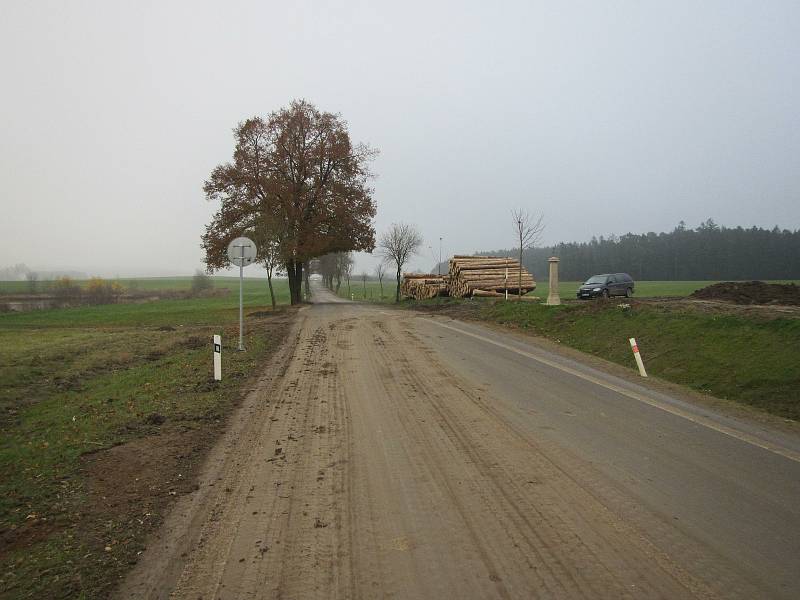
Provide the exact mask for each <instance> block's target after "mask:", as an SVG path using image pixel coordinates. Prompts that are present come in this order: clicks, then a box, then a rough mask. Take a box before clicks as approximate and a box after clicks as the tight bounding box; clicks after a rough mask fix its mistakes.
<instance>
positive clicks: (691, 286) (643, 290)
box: [531, 280, 800, 299]
mask: <svg viewBox="0 0 800 600" xmlns="http://www.w3.org/2000/svg"><path fill="white" fill-rule="evenodd" d="M635 283H636V286H635V292H634V297H636V298H661V297H679V296H689V295H691V294H692V292H695V291H697V290H699V289H702V288H704V287H707V286H709V285H713V284H715V283H719V281H637V282H635ZM769 283H800V282H798V281H796V280H794V281H793V280H779V281H772V280H770V281H769ZM581 284H582V282H580V281H559V282H558V293H559V295H560V296H561V298H564V299H572V298H575V292H577V291H578V288H579V287H580V286H581ZM549 290H550V286H549V284H548V282H547V281H537V282H536V290H535V291H534V292H532V294H531V295H533V296H539V297H541V298H543V299H544V298H547V294H548V293H549Z"/></svg>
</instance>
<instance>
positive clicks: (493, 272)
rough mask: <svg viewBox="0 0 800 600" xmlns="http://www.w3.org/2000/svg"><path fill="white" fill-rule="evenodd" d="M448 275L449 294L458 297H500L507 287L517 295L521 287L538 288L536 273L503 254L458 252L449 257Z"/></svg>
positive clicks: (524, 288)
mask: <svg viewBox="0 0 800 600" xmlns="http://www.w3.org/2000/svg"><path fill="white" fill-rule="evenodd" d="M520 272H521V274H522V285H521V286H520V279H519V278H520ZM506 273H507V274H508V278H507V279H506ZM449 276H450V277H449V279H450V281H449V289H450V295H451V296H454V297H456V298H465V297H471V296H488V297H499V296H502V295H504V294H505V290H506V289H508V293H509V294H515V295H516V294H517V293H518V291H519V288H520V287H521V288H522V293H523V294H527V293H528V292H530V291H533V290H535V289H536V282H535V281H534V280H533V275H531V274H530V273H529V272H528V270H527V269H526V268H525V267H523V266H521V265H520V264H519V261H518V260H515V259H513V258H504V257H502V256H501V257H496V256H463V255H456V256H454V257H453V258H451V259H450V272H449Z"/></svg>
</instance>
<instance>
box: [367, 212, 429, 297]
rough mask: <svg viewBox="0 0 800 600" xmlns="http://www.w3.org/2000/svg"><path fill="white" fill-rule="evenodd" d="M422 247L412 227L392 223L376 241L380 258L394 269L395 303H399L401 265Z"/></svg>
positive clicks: (420, 236) (420, 238)
mask: <svg viewBox="0 0 800 600" xmlns="http://www.w3.org/2000/svg"><path fill="white" fill-rule="evenodd" d="M420 246H422V235H421V234H420V233H419V231H417V228H416V227H415V226H414V225H409V224H408V223H393V224H392V226H391V227H389V229H388V231H384V232H383V234H382V235H381V237H380V240H379V241H378V248H379V252H380V254H381V256H382V257H383V259H384V260H385V261H386V262H390V263H394V265H395V267H396V268H397V269H396V273H395V275H396V278H397V288H396V290H395V297H394V301H395V302H400V279H401V278H402V276H403V265H405V264H406V262H408V259H409V258H411V257H412V256H413V255H415V254H417V252H419V249H420Z"/></svg>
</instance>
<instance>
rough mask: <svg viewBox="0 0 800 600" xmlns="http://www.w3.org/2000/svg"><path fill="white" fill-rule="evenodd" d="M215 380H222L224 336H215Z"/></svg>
mask: <svg viewBox="0 0 800 600" xmlns="http://www.w3.org/2000/svg"><path fill="white" fill-rule="evenodd" d="M214 381H222V336H219V335H215V336H214Z"/></svg>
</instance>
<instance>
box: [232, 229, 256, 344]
mask: <svg viewBox="0 0 800 600" xmlns="http://www.w3.org/2000/svg"><path fill="white" fill-rule="evenodd" d="M257 256H258V250H257V248H256V245H255V243H254V242H253V240H251V239H249V238H246V237H238V238H236V239H235V240H233V241H231V243H230V244H228V260H230V261H231V262H232V263H233V264H238V265H239V351H240V352H241V351H244V350H245V347H244V268H245V267H246V266H247V265H249V264H251V263H253V262H254V261H255V260H256V257H257Z"/></svg>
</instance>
